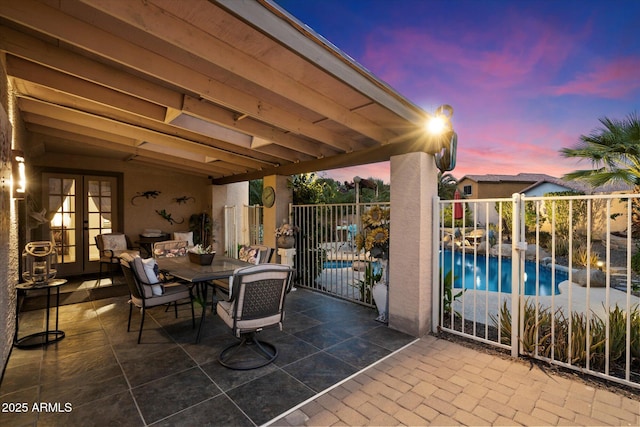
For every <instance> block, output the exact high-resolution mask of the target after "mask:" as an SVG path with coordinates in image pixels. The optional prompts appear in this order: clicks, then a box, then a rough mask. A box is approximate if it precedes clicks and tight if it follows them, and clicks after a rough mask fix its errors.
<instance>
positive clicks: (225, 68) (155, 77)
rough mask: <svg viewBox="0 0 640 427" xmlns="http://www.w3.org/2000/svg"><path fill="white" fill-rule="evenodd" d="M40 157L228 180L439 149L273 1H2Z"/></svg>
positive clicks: (394, 99) (1, 23)
mask: <svg viewBox="0 0 640 427" xmlns="http://www.w3.org/2000/svg"><path fill="white" fill-rule="evenodd" d="M0 50H1V51H2V52H3V53H4V55H5V58H4V59H5V63H6V69H7V74H8V76H9V78H10V80H11V85H12V88H13V91H14V92H15V95H16V96H17V107H18V108H19V110H20V112H21V117H22V119H23V121H24V123H25V126H26V129H27V130H28V131H29V132H30V133H32V134H36V138H34V139H33V140H38V141H42V142H43V143H38V144H37V145H35V146H27V147H25V149H26V151H27V152H28V153H29V154H31V155H32V156H36V155H46V154H47V153H63V154H65V153H69V154H71V153H72V154H81V155H89V156H98V157H105V158H108V159H110V160H114V159H116V160H123V161H124V160H126V161H131V162H141V163H147V164H157V165H162V166H163V167H170V168H175V169H178V170H182V171H184V172H187V173H193V174H198V175H204V176H209V177H211V178H212V180H213V182H214V183H220V184H222V183H229V182H236V181H244V180H247V179H255V178H260V177H262V176H265V175H271V174H283V175H288V174H293V173H301V172H308V171H314V170H323V169H332V168H336V167H343V166H351V165H356V164H365V163H372V162H377V161H383V160H388V159H389V157H390V156H391V155H394V154H401V153H403V152H409V151H418V150H420V151H427V152H435V151H436V148H428V147H427V145H426V144H425V140H424V139H421V138H416V137H415V136H416V135H421V134H422V132H421V129H422V125H423V122H424V120H425V118H426V113H425V112H424V111H422V110H421V109H420V108H418V107H416V106H415V105H413V104H411V103H410V102H409V101H407V100H406V99H405V98H403V97H402V96H401V95H399V94H397V93H396V92H395V91H394V90H392V89H391V88H390V87H388V86H387V85H386V84H384V83H382V82H381V81H379V80H377V79H376V78H375V77H373V76H372V75H371V74H370V73H368V72H367V71H366V70H364V69H363V68H362V67H361V66H359V65H358V64H357V63H355V62H354V61H353V60H351V59H350V58H348V57H347V56H346V55H344V54H343V53H341V52H340V51H338V50H337V49H336V48H335V47H333V46H332V45H330V44H329V43H328V42H327V41H326V40H324V39H322V38H321V37H319V36H318V35H316V34H315V33H313V32H312V31H311V30H310V29H309V28H307V27H305V26H303V25H301V24H300V23H299V22H298V21H296V20H295V19H293V18H292V17H290V16H288V15H287V14H286V13H284V12H283V11H282V10H281V9H279V8H278V7H277V6H275V5H274V4H273V3H271V2H270V1H268V0H258V1H248V0H247V1H241V0H218V1H207V0H188V1H174V0H145V1H113V0H80V1H66V0H60V1H47V0H43V1H36V0H3V1H2V7H1V8H0Z"/></svg>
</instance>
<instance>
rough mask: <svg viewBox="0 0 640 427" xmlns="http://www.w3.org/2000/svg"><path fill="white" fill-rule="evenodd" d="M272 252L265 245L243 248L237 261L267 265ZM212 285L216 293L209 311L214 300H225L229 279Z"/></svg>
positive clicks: (214, 281)
mask: <svg viewBox="0 0 640 427" xmlns="http://www.w3.org/2000/svg"><path fill="white" fill-rule="evenodd" d="M273 252H274V250H273V248H270V247H269V246H266V245H250V246H243V247H242V248H240V251H239V252H238V259H239V260H241V261H245V262H249V263H251V264H256V265H258V264H267V263H270V262H271V258H273ZM212 284H213V286H214V288H215V290H216V291H215V292H213V298H214V300H213V301H212V304H213V305H212V306H211V311H213V310H214V309H215V304H216V301H215V298H217V299H220V300H222V299H226V297H227V295H228V294H229V288H230V284H231V278H229V280H227V279H224V280H222V279H218V280H213V281H212Z"/></svg>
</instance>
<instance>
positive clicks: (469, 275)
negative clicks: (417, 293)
mask: <svg viewBox="0 0 640 427" xmlns="http://www.w3.org/2000/svg"><path fill="white" fill-rule="evenodd" d="M441 262H442V261H441ZM501 264H502V265H501V270H500V275H501V276H502V280H501V282H500V292H504V293H509V294H510V293H511V258H502V259H501ZM453 265H454V277H455V281H454V284H453V286H454V287H455V288H461V287H462V266H463V258H462V252H455V256H454V259H453ZM442 267H443V268H444V274H445V275H446V274H448V273H449V271H451V251H444V265H443V266H442ZM475 268H476V270H475V274H474V267H473V254H468V253H467V254H465V256H464V288H465V289H476V290H485V289H487V284H486V280H487V274H486V270H487V257H486V256H484V255H477V258H476V267H475ZM524 271H525V282H524V293H525V295H535V294H536V264H535V263H534V262H531V261H525V267H524ZM539 271H540V293H539V295H551V289H552V286H551V285H552V283H551V280H552V279H551V269H550V268H549V267H546V266H544V265H540V266H539ZM568 277H569V276H568V274H567V272H565V271H560V270H556V271H555V280H554V281H555V283H554V284H553V285H554V286H553V288H554V293H555V294H556V295H557V294H559V293H560V290H559V289H558V284H559V283H560V282H562V281H565V280H567V279H568ZM489 291H491V292H498V258H497V257H493V256H490V257H489Z"/></svg>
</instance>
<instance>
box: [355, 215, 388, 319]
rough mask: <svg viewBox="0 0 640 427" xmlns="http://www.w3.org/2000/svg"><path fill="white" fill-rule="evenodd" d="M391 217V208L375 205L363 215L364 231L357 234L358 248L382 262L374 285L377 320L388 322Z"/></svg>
mask: <svg viewBox="0 0 640 427" xmlns="http://www.w3.org/2000/svg"><path fill="white" fill-rule="evenodd" d="M389 219H390V210H389V209H388V208H381V207H379V206H373V207H372V208H371V209H369V211H368V212H366V213H365V214H364V215H362V231H361V232H360V233H358V234H357V235H356V248H357V249H358V251H360V250H362V249H364V250H365V251H367V253H368V256H369V257H370V258H374V259H376V260H378V261H379V262H380V266H381V267H380V270H381V271H380V272H381V274H380V280H378V281H377V282H376V283H375V284H374V285H373V287H372V294H373V299H374V301H375V303H376V307H377V308H378V317H377V318H376V320H378V321H380V322H385V323H386V322H387V318H388V314H387V313H388V305H389V285H388V283H389V225H390V224H389Z"/></svg>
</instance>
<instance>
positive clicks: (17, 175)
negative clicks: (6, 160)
mask: <svg viewBox="0 0 640 427" xmlns="http://www.w3.org/2000/svg"><path fill="white" fill-rule="evenodd" d="M11 184H12V185H11V186H12V188H13V198H14V199H24V198H25V195H26V192H27V171H26V167H25V164H24V153H23V152H22V151H19V150H11Z"/></svg>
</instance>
